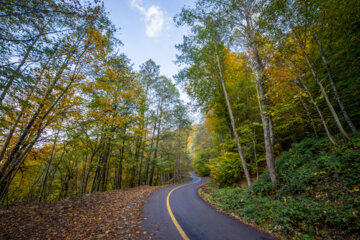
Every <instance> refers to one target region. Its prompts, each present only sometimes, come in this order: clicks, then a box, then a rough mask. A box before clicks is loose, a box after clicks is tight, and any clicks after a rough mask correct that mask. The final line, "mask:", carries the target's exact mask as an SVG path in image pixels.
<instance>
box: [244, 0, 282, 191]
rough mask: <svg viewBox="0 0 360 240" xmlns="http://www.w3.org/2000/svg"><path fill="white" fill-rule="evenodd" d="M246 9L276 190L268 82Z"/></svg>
mask: <svg viewBox="0 0 360 240" xmlns="http://www.w3.org/2000/svg"><path fill="white" fill-rule="evenodd" d="M243 7H244V16H245V21H246V25H247V37H248V44H249V46H250V47H251V48H252V50H253V53H254V55H255V62H256V70H257V74H258V76H257V82H258V87H259V93H260V101H259V102H260V111H261V114H260V115H261V121H262V124H263V129H264V142H265V152H266V163H267V167H268V169H269V174H270V179H271V183H272V185H273V188H276V171H275V156H274V140H273V138H274V137H273V130H272V122H271V116H270V114H269V112H268V111H269V107H270V104H269V100H268V97H267V96H266V91H265V82H266V81H267V80H268V79H267V77H266V75H265V74H264V65H263V62H262V60H261V58H260V55H259V51H258V46H257V44H256V41H255V40H256V37H255V32H254V28H253V26H252V19H251V18H252V16H251V14H250V12H249V9H248V7H247V6H246V3H245V2H244V3H243Z"/></svg>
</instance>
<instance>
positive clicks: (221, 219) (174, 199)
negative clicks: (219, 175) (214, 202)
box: [143, 173, 274, 240]
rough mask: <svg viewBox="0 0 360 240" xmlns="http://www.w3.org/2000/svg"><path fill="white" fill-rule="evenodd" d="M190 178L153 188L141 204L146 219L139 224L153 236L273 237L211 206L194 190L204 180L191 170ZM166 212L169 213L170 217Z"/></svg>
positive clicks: (170, 239)
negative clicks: (173, 184)
mask: <svg viewBox="0 0 360 240" xmlns="http://www.w3.org/2000/svg"><path fill="white" fill-rule="evenodd" d="M191 178H192V181H190V182H188V183H184V184H179V185H175V186H171V187H168V188H163V189H159V190H157V191H155V192H154V193H153V194H152V195H151V196H150V198H149V199H148V201H147V202H146V203H145V205H144V208H143V214H144V216H145V218H146V219H145V220H144V224H143V226H144V229H145V230H146V231H148V232H151V233H153V234H154V235H153V239H160V240H162V239H163V240H176V239H179V240H182V239H191V240H197V239H204V240H227V239H228V240H233V239H242V240H252V239H254V240H255V239H259V240H270V239H271V240H273V239H274V238H273V237H271V236H269V235H267V234H265V233H262V232H260V231H258V230H256V229H254V228H252V227H250V226H248V225H245V224H243V223H241V222H240V221H238V220H236V219H234V218H231V217H229V216H227V215H225V214H223V213H221V212H218V211H217V210H216V209H214V208H212V207H211V206H210V205H208V204H207V203H206V202H205V201H204V200H202V199H201V198H200V197H199V195H198V193H197V189H198V187H199V186H200V185H201V184H203V183H204V182H205V179H203V178H200V177H197V176H196V175H195V174H194V173H192V174H191ZM182 185H184V186H182ZM172 190H173V191H172ZM169 193H170V195H169ZM167 199H168V203H169V204H167ZM169 212H172V213H173V218H172V217H171V214H170V213H169ZM174 222H175V223H174ZM176 225H177V226H176ZM181 232H182V235H181Z"/></svg>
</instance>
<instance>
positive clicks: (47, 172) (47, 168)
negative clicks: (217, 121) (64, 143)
mask: <svg viewBox="0 0 360 240" xmlns="http://www.w3.org/2000/svg"><path fill="white" fill-rule="evenodd" d="M58 135H59V131H58V132H57V134H56V136H55V139H54V143H53V147H52V149H51V154H50V159H49V161H47V163H46V169H45V173H44V177H43V180H42V182H41V185H40V193H39V199H38V201H39V202H41V200H42V195H43V192H44V188H45V184H46V181H47V177H48V174H49V169H50V165H51V163H52V161H53V157H54V152H55V147H56V141H57V138H58Z"/></svg>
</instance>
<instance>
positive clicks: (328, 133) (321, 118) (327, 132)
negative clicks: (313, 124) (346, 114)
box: [297, 78, 336, 145]
mask: <svg viewBox="0 0 360 240" xmlns="http://www.w3.org/2000/svg"><path fill="white" fill-rule="evenodd" d="M297 81H299V83H300V84H301V85H302V86H303V88H304V89H305V91H306V93H307V95H308V96H309V98H310V100H311V102H312V103H313V105H314V107H315V109H316V111H317V113H318V114H319V117H320V120H321V122H322V124H323V126H324V129H325V132H326V135H327V136H328V138H329V140H330V142H331V143H332V144H334V145H336V141H335V139H334V138H333V136H332V135H331V133H330V131H329V129H328V127H327V124H326V121H325V119H324V117H323V115H322V113H321V110H320V108H319V106H318V105H317V103H316V102H315V100H314V98H313V96H312V95H311V92H310V90H309V89H308V88H307V86H306V85H305V83H304V82H303V81H302V80H301V78H299V79H298V80H297ZM300 84H299V85H300ZM301 85H300V86H301ZM300 86H298V87H300Z"/></svg>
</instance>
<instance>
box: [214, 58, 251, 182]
mask: <svg viewBox="0 0 360 240" xmlns="http://www.w3.org/2000/svg"><path fill="white" fill-rule="evenodd" d="M216 60H217V67H218V71H219V75H220V82H221V86H222V89H223V92H224V97H225V101H226V106H227V108H228V113H229V117H230V121H231V127H232V130H233V133H234V136H235V139H236V145H237V148H238V154H239V157H240V160H241V164H242V167H243V170H244V174H245V178H246V182H247V184H248V186H249V187H250V186H251V179H250V174H249V171H248V169H247V166H246V160H245V157H244V155H243V152H242V148H241V143H240V139H239V135H238V133H237V130H236V125H235V120H234V115H233V112H232V108H231V105H230V101H229V97H228V94H227V90H226V86H225V82H224V79H223V75H222V69H221V66H220V60H219V56H218V55H217V54H216Z"/></svg>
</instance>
